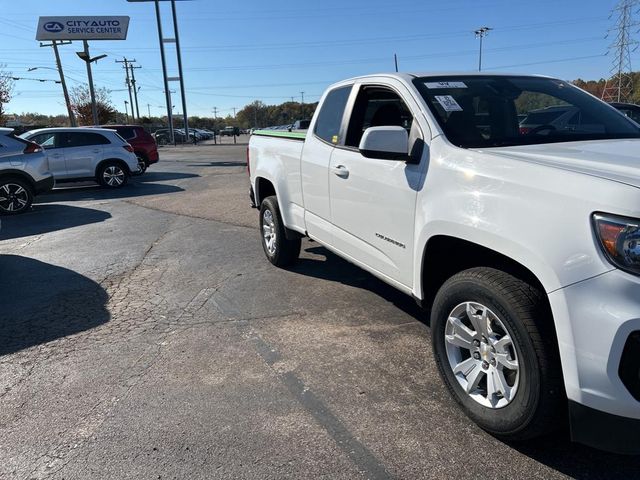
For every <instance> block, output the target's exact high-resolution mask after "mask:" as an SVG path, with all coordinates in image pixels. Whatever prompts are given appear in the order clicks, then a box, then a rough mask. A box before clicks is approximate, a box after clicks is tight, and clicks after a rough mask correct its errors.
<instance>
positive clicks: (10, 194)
mask: <svg viewBox="0 0 640 480" xmlns="http://www.w3.org/2000/svg"><path fill="white" fill-rule="evenodd" d="M32 203H33V190H32V189H31V186H30V185H29V184H28V183H27V182H25V181H24V180H22V179H21V178H15V177H8V178H3V179H1V180H0V214H1V215H18V214H19V213H24V212H26V211H27V210H29V208H30V207H31V204H32Z"/></svg>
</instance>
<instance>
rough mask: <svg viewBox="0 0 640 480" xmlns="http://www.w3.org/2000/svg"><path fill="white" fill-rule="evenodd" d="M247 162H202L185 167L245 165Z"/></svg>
mask: <svg viewBox="0 0 640 480" xmlns="http://www.w3.org/2000/svg"><path fill="white" fill-rule="evenodd" d="M246 166H247V162H224V161H223V162H203V163H194V164H191V165H187V167H246Z"/></svg>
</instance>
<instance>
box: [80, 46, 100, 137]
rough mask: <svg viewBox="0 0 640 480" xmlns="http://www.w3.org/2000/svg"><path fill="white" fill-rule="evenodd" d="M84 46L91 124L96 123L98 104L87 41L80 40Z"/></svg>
mask: <svg viewBox="0 0 640 480" xmlns="http://www.w3.org/2000/svg"><path fill="white" fill-rule="evenodd" d="M82 45H83V46H84V54H85V57H86V60H85V62H86V64H87V77H88V78H89V93H90V94H91V113H92V115H93V124H94V125H98V123H99V122H98V106H97V105H96V91H95V89H94V87H93V74H92V73H91V55H89V42H87V41H86V40H83V41H82Z"/></svg>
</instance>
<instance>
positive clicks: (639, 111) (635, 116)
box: [609, 102, 640, 125]
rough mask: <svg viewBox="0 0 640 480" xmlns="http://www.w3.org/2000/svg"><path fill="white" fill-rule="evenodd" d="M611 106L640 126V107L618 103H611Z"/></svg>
mask: <svg viewBox="0 0 640 480" xmlns="http://www.w3.org/2000/svg"><path fill="white" fill-rule="evenodd" d="M609 105H611V106H612V107H613V108H615V109H616V110H619V111H620V112H622V113H624V114H625V115H626V116H627V117H629V118H630V119H631V120H633V121H634V122H636V123H637V124H639V125H640V105H635V104H633V103H618V102H611V103H610V104H609Z"/></svg>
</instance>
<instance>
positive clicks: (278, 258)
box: [260, 195, 302, 267]
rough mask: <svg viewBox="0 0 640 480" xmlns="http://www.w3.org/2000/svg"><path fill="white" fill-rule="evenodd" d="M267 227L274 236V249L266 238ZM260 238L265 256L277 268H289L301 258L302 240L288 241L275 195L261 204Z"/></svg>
mask: <svg viewBox="0 0 640 480" xmlns="http://www.w3.org/2000/svg"><path fill="white" fill-rule="evenodd" d="M269 220H271V221H269ZM265 227H266V229H267V230H268V229H270V230H271V234H272V235H273V237H272V239H273V243H272V246H273V248H271V247H270V245H269V243H268V240H267V238H266V237H265V235H266V232H265ZM260 236H261V238H262V249H263V250H264V253H265V255H266V256H267V258H268V259H269V261H270V262H271V263H273V264H274V265H275V266H276V267H288V266H289V265H292V264H294V263H295V262H296V260H297V259H298V257H299V256H300V245H301V243H302V242H301V239H300V238H295V239H291V240H289V239H287V237H286V233H285V226H284V223H282V217H281V215H280V208H279V207H278V200H277V199H276V197H275V195H273V196H271V197H267V198H265V199H264V200H263V201H262V203H261V204H260Z"/></svg>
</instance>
